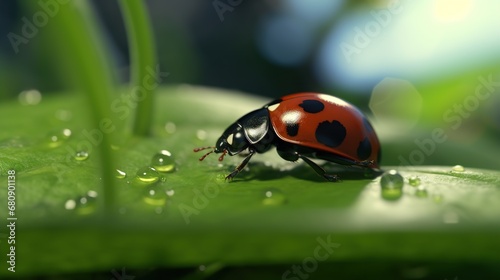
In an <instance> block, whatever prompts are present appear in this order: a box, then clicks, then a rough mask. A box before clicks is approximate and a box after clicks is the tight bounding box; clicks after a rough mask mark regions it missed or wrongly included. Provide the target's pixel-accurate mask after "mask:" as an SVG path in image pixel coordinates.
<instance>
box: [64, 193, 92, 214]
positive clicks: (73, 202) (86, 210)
mask: <svg viewBox="0 0 500 280" xmlns="http://www.w3.org/2000/svg"><path fill="white" fill-rule="evenodd" d="M96 200H97V192H95V191H88V192H87V193H86V194H85V195H84V196H81V197H79V198H77V199H69V200H67V201H66V203H65V204H64V208H65V209H67V210H74V211H75V212H76V213H78V214H80V215H88V214H90V213H93V212H94V211H95V210H96V207H97V205H96Z"/></svg>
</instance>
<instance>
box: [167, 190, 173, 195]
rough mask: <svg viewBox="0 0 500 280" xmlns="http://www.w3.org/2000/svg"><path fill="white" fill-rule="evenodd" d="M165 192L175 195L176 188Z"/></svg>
mask: <svg viewBox="0 0 500 280" xmlns="http://www.w3.org/2000/svg"><path fill="white" fill-rule="evenodd" d="M165 193H166V194H167V195H168V196H174V194H175V191H174V190H167V191H166V192H165Z"/></svg>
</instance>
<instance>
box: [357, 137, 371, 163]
mask: <svg viewBox="0 0 500 280" xmlns="http://www.w3.org/2000/svg"><path fill="white" fill-rule="evenodd" d="M357 154H358V159H359V160H365V159H367V158H369V157H370V155H371V154H372V143H370V140H368V137H365V139H363V141H361V142H359V146H358V150H357Z"/></svg>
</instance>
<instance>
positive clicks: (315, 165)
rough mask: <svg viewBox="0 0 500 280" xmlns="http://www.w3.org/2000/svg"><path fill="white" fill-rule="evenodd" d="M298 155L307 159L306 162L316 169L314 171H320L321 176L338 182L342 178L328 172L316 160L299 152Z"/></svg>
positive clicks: (304, 159)
mask: <svg viewBox="0 0 500 280" xmlns="http://www.w3.org/2000/svg"><path fill="white" fill-rule="evenodd" d="M298 156H299V157H300V158H301V159H302V160H303V161H305V163H307V164H308V165H309V166H310V167H312V169H314V171H316V173H318V175H319V176H321V177H323V178H325V179H326V180H328V181H330V182H338V181H339V180H340V179H339V176H337V175H333V174H328V173H326V171H325V170H324V169H323V168H321V167H320V166H319V165H317V164H316V163H315V162H314V161H312V160H310V159H309V158H307V157H305V156H303V155H300V154H298Z"/></svg>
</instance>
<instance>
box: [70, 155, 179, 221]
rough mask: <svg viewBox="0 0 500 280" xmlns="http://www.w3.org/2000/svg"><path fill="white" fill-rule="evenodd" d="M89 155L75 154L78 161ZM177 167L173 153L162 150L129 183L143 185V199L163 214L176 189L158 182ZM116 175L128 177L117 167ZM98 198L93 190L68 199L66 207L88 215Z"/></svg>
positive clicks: (119, 178) (121, 210) (93, 208)
mask: <svg viewBox="0 0 500 280" xmlns="http://www.w3.org/2000/svg"><path fill="white" fill-rule="evenodd" d="M88 157H89V155H88V153H87V152H83V151H79V152H77V153H76V154H75V156H74V158H75V160H77V161H83V160H86V159H87V158H88ZM175 168H176V166H175V160H174V157H173V156H172V154H171V153H170V152H169V151H167V150H161V151H159V152H158V153H156V154H155V155H153V157H152V158H151V163H150V165H148V166H144V167H142V168H139V169H138V170H137V172H136V175H135V177H133V178H131V180H127V183H128V184H130V183H135V184H138V185H140V186H141V187H143V194H142V197H143V201H144V202H145V203H147V204H149V205H151V206H155V207H156V208H155V212H156V213H157V214H161V213H162V212H163V206H164V205H165V204H166V202H167V199H168V197H171V196H173V195H174V193H175V191H174V190H173V189H164V188H163V186H162V185H161V184H158V183H163V182H165V181H166V180H167V179H166V176H165V174H166V173H172V172H174V171H175ZM114 176H115V177H116V178H117V179H118V180H126V179H128V175H127V173H126V172H125V171H123V170H120V169H115V174H114ZM96 200H97V192H95V191H93V190H91V191H88V192H87V193H86V194H85V195H83V196H80V197H78V198H76V199H69V200H67V201H66V203H65V205H64V207H65V208H66V209H67V210H72V211H75V212H76V213H78V214H81V215H86V214H90V213H92V212H94V211H95V209H96ZM119 212H120V213H121V214H124V213H125V212H126V209H125V208H120V209H119Z"/></svg>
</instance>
